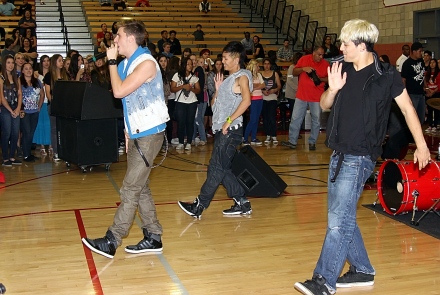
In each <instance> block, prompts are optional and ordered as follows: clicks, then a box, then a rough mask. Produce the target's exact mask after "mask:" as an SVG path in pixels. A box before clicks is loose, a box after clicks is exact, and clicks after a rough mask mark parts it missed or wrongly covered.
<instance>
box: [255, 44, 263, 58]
mask: <svg viewBox="0 0 440 295" xmlns="http://www.w3.org/2000/svg"><path fill="white" fill-rule="evenodd" d="M257 48H260V52H259V53H258V55H257V57H256V58H264V49H263V45H261V44H260V43H258V44H257V45H255V44H254V52H257Z"/></svg>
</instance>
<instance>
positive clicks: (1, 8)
mask: <svg viewBox="0 0 440 295" xmlns="http://www.w3.org/2000/svg"><path fill="white" fill-rule="evenodd" d="M14 9H15V6H14V4H12V3H10V2H6V4H3V3H1V4H0V13H3V14H4V15H7V16H12V12H14Z"/></svg>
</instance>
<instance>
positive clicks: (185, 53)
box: [182, 48, 192, 58]
mask: <svg viewBox="0 0 440 295" xmlns="http://www.w3.org/2000/svg"><path fill="white" fill-rule="evenodd" d="M182 54H183V55H182V58H185V57H189V56H190V55H191V54H192V51H191V48H185V49H183V53H182Z"/></svg>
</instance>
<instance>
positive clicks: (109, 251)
mask: <svg viewBox="0 0 440 295" xmlns="http://www.w3.org/2000/svg"><path fill="white" fill-rule="evenodd" d="M82 242H83V243H84V245H86V246H87V248H89V249H90V250H92V251H93V252H95V253H98V254H101V255H103V256H105V257H107V258H113V256H115V253H116V248H118V243H117V242H116V239H115V236H113V233H112V232H111V231H109V230H108V231H107V232H106V234H105V237H103V238H99V239H94V240H92V239H88V238H82Z"/></svg>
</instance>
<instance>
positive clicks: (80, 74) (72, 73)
mask: <svg viewBox="0 0 440 295" xmlns="http://www.w3.org/2000/svg"><path fill="white" fill-rule="evenodd" d="M67 76H68V77H69V80H70V81H84V82H92V79H91V77H90V73H89V71H86V70H85V66H84V61H83V58H82V56H81V55H79V54H75V55H74V56H72V58H71V61H70V66H69V70H68V71H67Z"/></svg>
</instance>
